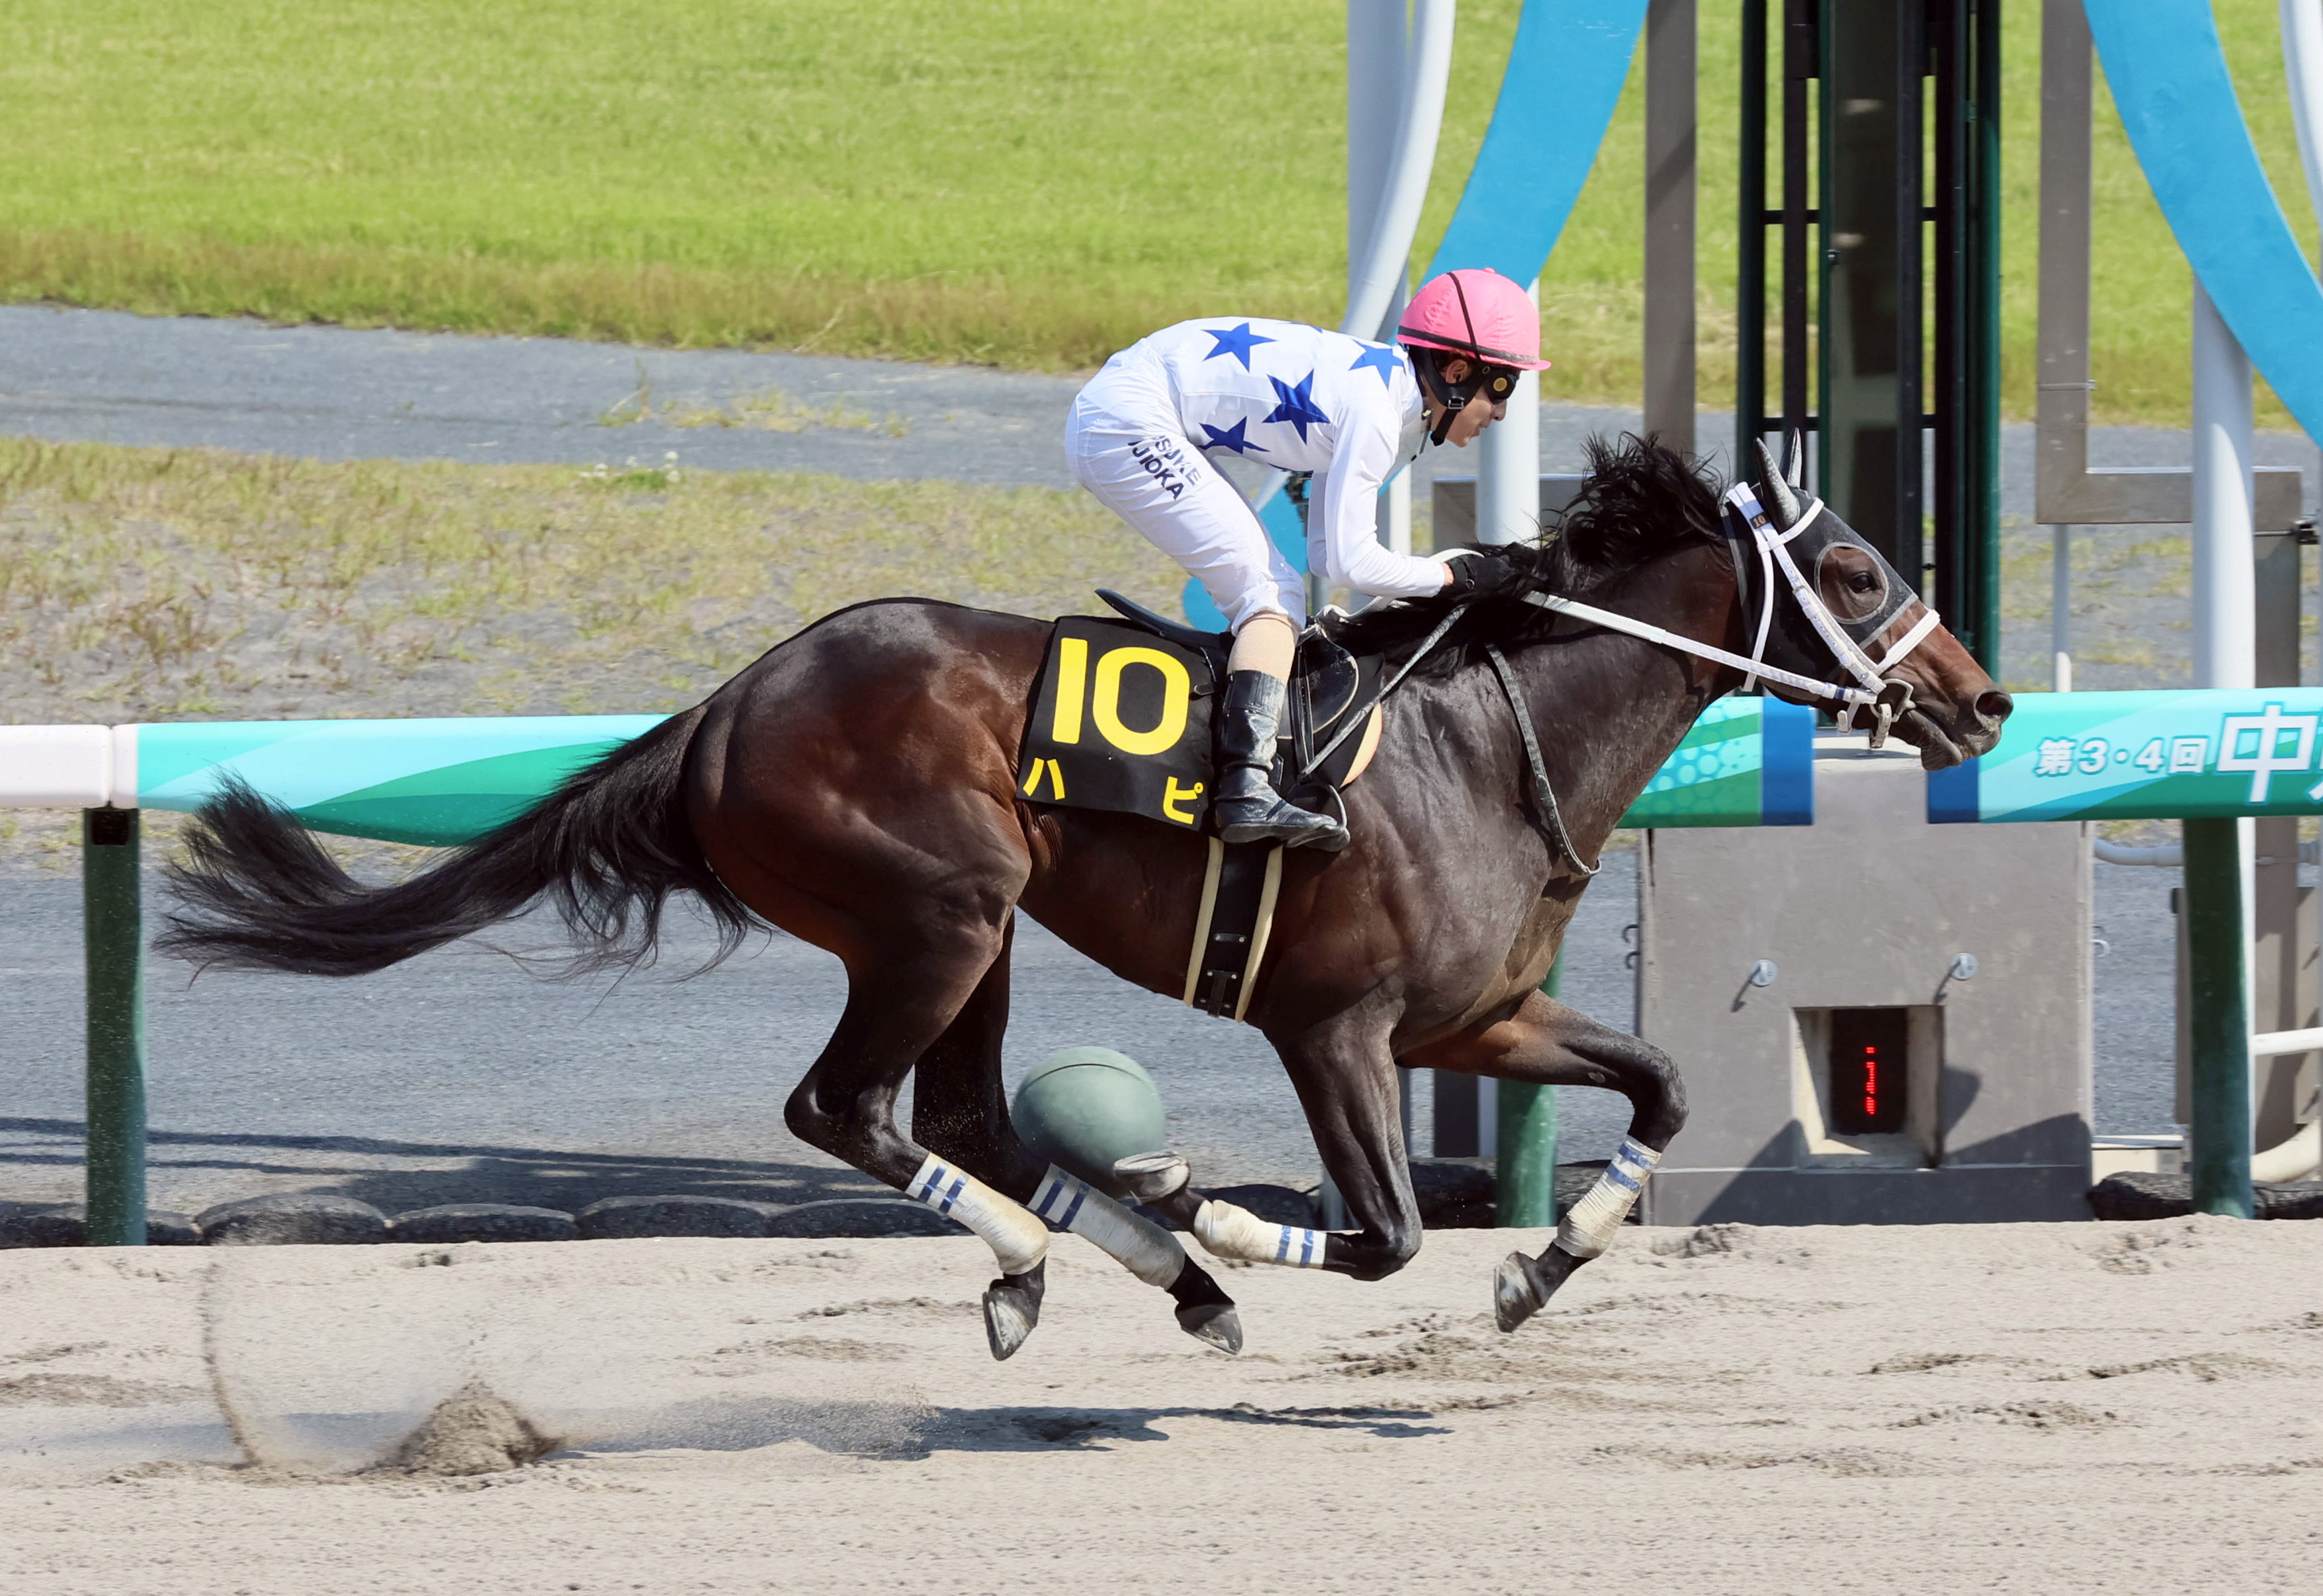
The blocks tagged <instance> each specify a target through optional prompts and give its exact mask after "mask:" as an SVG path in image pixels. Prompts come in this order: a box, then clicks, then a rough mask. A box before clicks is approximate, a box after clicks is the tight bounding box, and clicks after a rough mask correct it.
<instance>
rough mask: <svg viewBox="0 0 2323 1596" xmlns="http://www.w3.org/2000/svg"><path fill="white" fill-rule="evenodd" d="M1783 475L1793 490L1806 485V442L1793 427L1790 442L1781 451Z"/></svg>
mask: <svg viewBox="0 0 2323 1596" xmlns="http://www.w3.org/2000/svg"><path fill="white" fill-rule="evenodd" d="M1783 466H1784V469H1783V475H1784V476H1785V477H1786V479H1787V480H1788V481H1789V482H1790V484H1791V486H1792V487H1793V488H1804V487H1805V486H1806V485H1807V440H1806V438H1805V437H1804V436H1802V435H1801V433H1800V432H1799V429H1798V428H1797V427H1793V428H1791V438H1790V442H1789V443H1788V444H1787V445H1785V447H1784V450H1783Z"/></svg>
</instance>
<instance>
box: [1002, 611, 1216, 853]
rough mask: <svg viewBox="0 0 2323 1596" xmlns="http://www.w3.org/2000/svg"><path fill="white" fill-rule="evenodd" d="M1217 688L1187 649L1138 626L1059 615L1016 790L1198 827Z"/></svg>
mask: <svg viewBox="0 0 2323 1596" xmlns="http://www.w3.org/2000/svg"><path fill="white" fill-rule="evenodd" d="M1213 687H1214V683H1213V682H1212V679H1211V675H1210V667H1209V665H1208V664H1207V662H1206V661H1205V660H1204V659H1203V658H1202V656H1200V655H1198V654H1197V653H1195V652H1194V651H1193V650H1191V649H1189V648H1181V647H1179V646H1178V645H1177V644H1175V643H1172V642H1170V641H1168V640H1167V639H1165V638H1162V637H1156V636H1154V635H1153V634H1152V632H1149V631H1146V630H1144V629H1143V628H1139V627H1134V626H1125V625H1119V624H1116V623H1115V622H1113V621H1109V620H1098V619H1093V618H1091V617H1088V616H1079V615H1069V616H1067V617H1065V618H1064V619H1061V620H1060V621H1058V622H1057V626H1056V630H1055V631H1053V632H1052V633H1051V634H1050V637H1049V656H1048V658H1047V660H1046V661H1044V662H1043V663H1042V666H1041V681H1040V686H1039V688H1038V689H1037V690H1036V691H1035V692H1034V693H1033V714H1032V719H1031V720H1030V721H1029V722H1028V723H1027V724H1026V726H1025V728H1024V748H1023V751H1022V752H1021V753H1020V754H1019V755H1018V756H1017V763H1016V790H1017V792H1019V793H1022V794H1024V796H1025V797H1026V798H1029V799H1031V800H1033V802H1034V803H1063V804H1069V805H1070V806H1072V807H1074V808H1076V809H1106V810H1115V811H1118V812H1122V813H1125V814H1142V815H1147V816H1150V817H1151V818H1152V819H1154V820H1157V821H1163V822H1164V823H1166V824H1169V825H1172V826H1177V827H1180V828H1182V829H1183V830H1189V831H1193V830H1200V829H1201V827H1202V822H1203V819H1204V817H1205V815H1206V814H1207V812H1208V808H1209V801H1208V796H1207V794H1208V793H1209V786H1208V782H1209V778H1210V704H1211V702H1212V699H1213V696H1214V692H1213Z"/></svg>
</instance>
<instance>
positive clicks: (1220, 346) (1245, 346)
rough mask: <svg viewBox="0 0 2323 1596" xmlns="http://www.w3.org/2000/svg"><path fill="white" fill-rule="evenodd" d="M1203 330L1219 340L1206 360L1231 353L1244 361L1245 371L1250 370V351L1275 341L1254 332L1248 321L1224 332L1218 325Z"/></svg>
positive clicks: (1243, 367)
mask: <svg viewBox="0 0 2323 1596" xmlns="http://www.w3.org/2000/svg"><path fill="white" fill-rule="evenodd" d="M1202 331H1204V332H1205V333H1207V334H1208V335H1210V336H1211V337H1212V338H1213V339H1215V340H1216V341H1217V342H1216V343H1215V344H1212V346H1211V348H1210V352H1209V353H1207V354H1206V355H1204V356H1203V357H1202V358H1203V359H1204V360H1216V359H1217V358H1218V356H1220V355H1222V354H1230V355H1232V356H1234V357H1235V359H1236V360H1238V361H1240V362H1242V369H1243V370H1244V371H1249V370H1250V352H1251V351H1252V350H1253V349H1255V348H1257V347H1258V346H1259V345H1260V344H1272V343H1273V342H1274V340H1273V339H1272V338H1270V337H1268V336H1267V335H1265V334H1263V333H1253V332H1252V331H1251V330H1250V324H1249V323H1248V322H1244V323H1243V324H1242V326H1238V327H1228V328H1227V329H1226V331H1224V332H1220V331H1218V329H1217V328H1216V327H1204V328H1203V329H1202Z"/></svg>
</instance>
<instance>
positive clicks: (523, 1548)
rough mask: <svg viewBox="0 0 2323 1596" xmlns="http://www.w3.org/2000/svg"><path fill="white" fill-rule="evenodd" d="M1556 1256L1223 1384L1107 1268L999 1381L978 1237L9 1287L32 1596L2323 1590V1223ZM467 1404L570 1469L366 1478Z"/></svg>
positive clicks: (1400, 1309) (1388, 1305)
mask: <svg viewBox="0 0 2323 1596" xmlns="http://www.w3.org/2000/svg"><path fill="white" fill-rule="evenodd" d="M1512 1239H1515V1237H1514V1235H1513V1234H1512V1233H1497V1234H1496V1233H1490V1232H1450V1233H1445V1234H1437V1235H1433V1236H1431V1237H1429V1239H1428V1246H1427V1249H1426V1251H1425V1252H1423V1253H1422V1254H1421V1256H1420V1258H1419V1261H1417V1262H1416V1263H1415V1264H1414V1265H1413V1266H1412V1267H1410V1268H1409V1269H1408V1270H1405V1271H1404V1272H1403V1273H1402V1274H1400V1275H1399V1276H1397V1277H1396V1278H1394V1279H1392V1280H1387V1281H1383V1282H1380V1283H1377V1284H1371V1285H1364V1284H1359V1283H1356V1282H1353V1281H1348V1280H1339V1279H1336V1278H1332V1277H1325V1276H1318V1275H1312V1274H1303V1273H1291V1272H1288V1271H1281V1270H1258V1269H1250V1268H1242V1269H1236V1270H1232V1271H1231V1272H1228V1273H1226V1274H1225V1275H1224V1276H1223V1278H1224V1279H1225V1280H1226V1281H1227V1284H1228V1288H1229V1289H1231V1290H1233V1291H1234V1292H1235V1294H1236V1296H1237V1297H1239V1298H1241V1300H1242V1303H1243V1306H1244V1319H1245V1323H1246V1326H1247V1328H1248V1331H1249V1349H1250V1350H1249V1351H1248V1353H1245V1355H1244V1357H1242V1358H1241V1359H1240V1360H1238V1361H1229V1360H1227V1359H1226V1358H1224V1357H1221V1356H1219V1355H1217V1354H1216V1353H1206V1352H1204V1351H1203V1350H1202V1349H1201V1348H1200V1347H1198V1345H1197V1344H1195V1343H1193V1342H1192V1341H1191V1340H1189V1338H1187V1337H1185V1336H1183V1335H1180V1333H1179V1332H1178V1331H1177V1330H1176V1328H1175V1327H1174V1325H1172V1324H1171V1319H1170V1317H1169V1315H1168V1313H1167V1312H1166V1311H1165V1310H1166V1307H1167V1299H1166V1298H1163V1297H1162V1296H1161V1294H1160V1293H1157V1292H1154V1291H1152V1290H1149V1289H1146V1288H1144V1287H1143V1286H1140V1285H1138V1284H1137V1283H1136V1282H1134V1280H1130V1279H1129V1278H1128V1277H1127V1276H1125V1275H1124V1274H1122V1273H1121V1272H1119V1271H1118V1270H1115V1269H1113V1268H1112V1267H1111V1266H1110V1265H1109V1264H1106V1263H1104V1261H1102V1260H1101V1259H1099V1258H1098V1257H1097V1254H1095V1253H1094V1252H1090V1251H1089V1250H1088V1249H1087V1248H1086V1247H1085V1246H1083V1245H1082V1244H1081V1243H1079V1241H1077V1240H1074V1239H1071V1238H1062V1239H1061V1240H1060V1241H1059V1242H1058V1243H1057V1244H1056V1246H1055V1248H1054V1250H1053V1251H1052V1253H1051V1266H1050V1272H1051V1288H1050V1294H1049V1300H1048V1308H1047V1314H1046V1317H1045V1320H1044V1322H1043V1324H1042V1327H1041V1329H1040V1330H1039V1332H1038V1333H1037V1334H1036V1335H1034V1337H1033V1340H1032V1342H1031V1343H1030V1344H1028V1345H1027V1347H1026V1348H1025V1350H1024V1352H1023V1353H1020V1354H1019V1355H1018V1356H1017V1357H1016V1358H1015V1360H1014V1361H1013V1362H1009V1363H1006V1364H1003V1365H995V1364H994V1363H993V1362H991V1361H990V1359H989V1357H988V1355H987V1353H986V1352H985V1349H984V1344H983V1335H982V1332H981V1328H980V1325H979V1324H978V1316H977V1312H976V1308H975V1307H974V1300H975V1296H976V1293H977V1291H978V1289H980V1287H981V1285H982V1283H983V1281H984V1280H985V1278H986V1275H987V1270H988V1257H989V1255H988V1254H987V1252H985V1251H984V1249H983V1247H982V1245H981V1243H976V1242H973V1241H969V1240H965V1239H963V1240H960V1241H950V1240H943V1241H886V1242H868V1243H867V1242H772V1243H767V1242H708V1241H703V1242H693V1241H637V1242H604V1243H572V1244H562V1245H547V1246H502V1247H496V1248H494V1247H480V1246H466V1247H454V1248H428V1247H411V1246H381V1247H367V1248H353V1247H349V1248H319V1247H285V1248H263V1249H262V1248H253V1249H242V1250H232V1251H229V1250H224V1249H218V1250H209V1251H196V1250H193V1249H186V1250H182V1251H181V1250H174V1249H172V1250H156V1251H150V1252H11V1253H5V1254H0V1590H5V1591H8V1592H9V1593H10V1596H68V1593H78V1592H91V1593H95V1592H103V1593H105V1596H141V1593H143V1592H155V1593H157V1596H158V1593H161V1592H169V1593H170V1596H209V1593H212V1592H216V1593H219V1596H238V1593H241V1592H248V1593H249V1596H335V1593H337V1592H357V1591H362V1592H371V1591H382V1592H407V1591H408V1592H426V1593H429V1596H435V1593H438V1592H452V1591H460V1592H469V1591H490V1592H494V1593H501V1592H508V1593H516V1592H525V1593H529V1592H534V1591H540V1592H559V1591H648V1592H692V1591H841V1590H846V1591H854V1590H878V1591H931V1592H935V1591H941V1592H947V1593H972V1592H978V1591H1066V1590H1071V1591H1088V1590H1092V1589H1101V1588H1104V1587H1106V1586H1108V1585H1110V1586H1117V1587H1121V1588H1128V1589H1154V1588H1164V1587H1166V1588H1169V1589H1173V1590H1179V1589H1182V1590H1188V1591H1219V1592H1224V1591H1388V1590H1393V1591H1460V1592H1464V1593H1465V1592H1497V1591H1563V1590H1599V1591H1602V1590H1608V1589H1625V1590H1633V1591H1652V1590H1668V1591H1955V1590H2003V1591H2014V1590H2024V1591H2044V1592H2055V1591H2157V1592H2158V1591H2212V1590H2216V1591H2237V1592H2251V1591H2277V1590H2282V1591H2289V1590H2293V1589H2297V1590H2302V1591H2304V1590H2310V1589H2312V1587H2313V1583H2314V1580H2315V1577H2316V1569H2317V1567H2318V1563H2319V1562H2323V1225H2298V1224H2266V1225H2257V1224H2237V1223H2235V1222H2233V1221H2227V1220H2217V1219H2190V1220H2177V1221H2170V1222H2164V1223H2158V1224H2152V1225H1992V1226H1978V1227H1971V1226H1930V1227H1925V1228H1920V1229H1912V1230H1905V1229H1900V1228H1899V1229H1873V1228H1861V1229H1838V1228H1823V1229H1797V1230H1772V1229H1749V1228H1747V1227H1739V1226H1716V1227H1711V1228H1707V1229H1703V1230H1699V1231H1691V1232H1689V1231H1678V1230H1642V1231H1640V1230H1631V1231H1629V1232H1626V1233H1625V1234H1624V1235H1623V1237H1622V1239H1621V1243H1620V1245H1619V1246H1618V1247H1617V1248H1616V1250H1615V1251H1614V1252H1613V1253H1611V1255H1609V1256H1608V1257H1607V1258H1606V1259H1604V1260H1603V1261H1601V1262H1599V1263H1597V1264H1595V1265H1593V1266H1591V1267H1590V1268H1589V1269H1587V1270H1584V1271H1582V1273H1581V1274H1579V1275H1578V1276H1576V1277H1575V1280H1574V1282H1573V1284H1572V1285H1571V1286H1569V1287H1568V1288H1567V1289H1566V1290H1565V1293H1564V1294H1563V1295H1562V1296H1561V1297H1560V1298H1558V1300H1557V1302H1556V1305H1555V1307H1554V1310H1553V1311H1551V1312H1549V1313H1547V1314H1546V1315H1544V1316H1542V1317H1541V1318H1539V1319H1537V1320H1536V1321H1535V1322H1534V1323H1533V1324H1532V1325H1529V1326H1527V1327H1526V1328H1525V1329H1524V1330H1523V1331H1521V1332H1520V1333H1519V1334H1518V1335H1514V1336H1502V1335H1499V1334H1498V1333H1497V1332H1496V1331H1494V1330H1493V1329H1492V1325H1491V1323H1490V1321H1489V1318H1488V1317H1487V1316H1486V1314H1485V1312H1484V1309H1485V1306H1486V1302H1487V1296H1486V1278H1487V1274H1488V1271H1489V1270H1490V1267H1491V1264H1492V1261H1493V1260H1494V1259H1495V1258H1497V1257H1498V1256H1499V1255H1500V1254H1501V1252H1503V1251H1505V1250H1506V1248H1507V1247H1508V1245H1509V1244H1510V1241H1511V1240H1512ZM1523 1239H1525V1240H1526V1241H1527V1243H1528V1244H1529V1245H1533V1246H1538V1245H1539V1244H1541V1243H1542V1242H1543V1241H1545V1237H1541V1236H1529V1237H1525V1238H1523ZM473 1381H481V1382H482V1384H483V1385H485V1386H487V1387H489V1388H490V1389H491V1390H492V1391H494V1392H496V1393H498V1395H499V1396H500V1397H501V1398H504V1399H507V1401H508V1402H509V1403H511V1404H513V1405H514V1407H515V1408H517V1409H518V1410H519V1411H520V1412H521V1414H522V1415H523V1417H525V1418H526V1419H527V1420H528V1421H529V1422H530V1423H531V1424H533V1425H534V1426H537V1428H538V1429H539V1430H540V1431H542V1432H545V1433H546V1434H547V1435H554V1436H556V1437H560V1438H562V1439H563V1440H564V1442H565V1445H564V1447H563V1448H562V1449H561V1450H558V1451H556V1452H552V1453H550V1454H548V1456H547V1457H546V1459H545V1460H543V1461H542V1462H540V1463H536V1464H534V1465H533V1466H531V1467H528V1468H523V1469H519V1470H515V1471H511V1472H496V1473H485V1474H481V1475H474V1476H465V1477H439V1476H433V1475H425V1474H422V1475H413V1474H409V1473H403V1474H395V1473H379V1472H372V1473H360V1472H357V1471H360V1470H363V1469H364V1468H366V1467H367V1466H370V1465H374V1464H376V1463H378V1462H379V1461H380V1460H381V1459H382V1458H384V1457H386V1456H387V1455H389V1454H390V1452H391V1451H392V1449H393V1448H394V1447H395V1446H396V1445H397V1444H398V1443H399V1441H401V1440H402V1439H403V1438H404V1437H405V1436H407V1435H409V1433H410V1432H411V1431H412V1430H413V1429H414V1428H415V1427H417V1426H419V1425H420V1424H421V1422H422V1420H423V1419H424V1418H425V1417H427V1415H428V1414H429V1413H430V1412H431V1411H432V1410H434V1409H435V1408H436V1405H437V1404H438V1403H440V1402H442V1401H443V1400H444V1399H445V1398H447V1397H449V1396H452V1395H454V1393H455V1392H457V1391H459V1390H461V1389H462V1388H464V1387H468V1386H470V1385H471V1382H473ZM221 1395H222V1396H223V1399H224V1400H225V1403H226V1404H228V1405H229V1406H230V1407H231V1408H233V1409H234V1415H235V1418H236V1424H235V1426H234V1429H230V1428H229V1427H228V1426H227V1425H226V1424H225V1422H223V1420H222V1416H221V1412H220V1408H219V1405H218V1403H219V1398H220V1396H221ZM237 1431H238V1432H239V1434H240V1435H241V1437H242V1443H241V1445H237V1442H236V1439H235V1434H236V1432H237ZM455 1439H456V1437H455ZM244 1448H247V1449H249V1450H253V1451H255V1452H256V1453H258V1454H260V1456H259V1460H258V1466H252V1465H250V1464H249V1463H246V1462H245V1461H243V1459H244V1450H243V1449H244ZM454 1450H455V1451H456V1448H454Z"/></svg>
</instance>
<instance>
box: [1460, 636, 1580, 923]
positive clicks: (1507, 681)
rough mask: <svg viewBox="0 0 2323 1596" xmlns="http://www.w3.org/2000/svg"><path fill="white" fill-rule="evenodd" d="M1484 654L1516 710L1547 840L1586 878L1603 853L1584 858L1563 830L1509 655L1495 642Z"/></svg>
mask: <svg viewBox="0 0 2323 1596" xmlns="http://www.w3.org/2000/svg"><path fill="white" fill-rule="evenodd" d="M1484 657H1485V658H1487V659H1489V660H1491V661H1492V674H1494V675H1496V676H1498V677H1500V679H1501V692H1502V693H1507V694H1508V695H1509V708H1510V709H1511V710H1513V711H1516V717H1517V736H1518V737H1519V738H1521V739H1522V740H1523V742H1524V752H1525V766H1526V767H1527V769H1528V770H1529V771H1530V773H1531V775H1532V801H1533V803H1534V805H1535V806H1536V807H1537V808H1538V809H1539V811H1540V818H1541V821H1542V823H1543V825H1544V826H1545V827H1546V828H1547V831H1548V838H1549V840H1550V841H1551V842H1553V843H1555V844H1556V846H1557V848H1560V849H1561V850H1563V852H1564V854H1565V858H1568V859H1571V860H1572V861H1573V867H1574V868H1575V869H1576V870H1578V871H1580V872H1581V877H1582V879H1583V880H1584V881H1585V880H1587V879H1588V878H1589V877H1590V876H1594V875H1596V874H1597V872H1598V871H1599V870H1601V869H1602V868H1603V867H1604V865H1605V859H1604V856H1603V855H1602V854H1600V855H1599V856H1598V859H1597V862H1596V863H1595V864H1593V865H1592V864H1588V863H1586V862H1585V861H1584V860H1583V858H1582V857H1581V850H1580V849H1579V848H1575V847H1574V846H1573V839H1572V837H1571V836H1570V835H1568V834H1567V833H1566V831H1565V814H1564V812H1563V811H1561V810H1559V809H1558V808H1557V807H1556V789H1555V788H1554V787H1551V786H1550V785H1549V784H1548V766H1547V764H1546V763H1544V762H1543V760H1542V759H1541V757H1540V738H1538V737H1536V736H1534V735H1533V729H1532V711H1530V710H1528V709H1526V708H1525V701H1524V694H1523V693H1519V692H1518V691H1517V674H1516V673H1515V672H1514V671H1512V670H1510V669H1509V662H1508V656H1505V655H1503V654H1502V653H1501V646H1500V645H1499V644H1498V643H1487V644H1485V645H1484Z"/></svg>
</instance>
